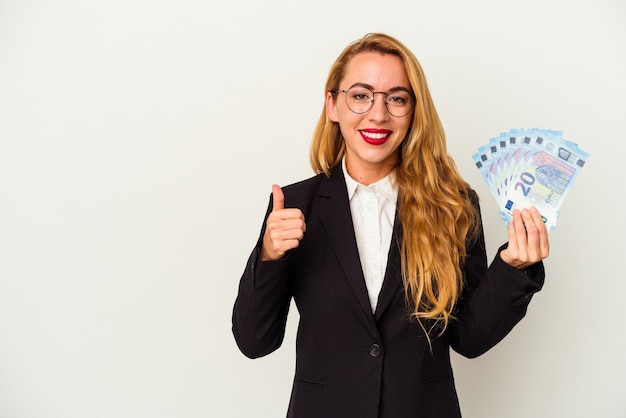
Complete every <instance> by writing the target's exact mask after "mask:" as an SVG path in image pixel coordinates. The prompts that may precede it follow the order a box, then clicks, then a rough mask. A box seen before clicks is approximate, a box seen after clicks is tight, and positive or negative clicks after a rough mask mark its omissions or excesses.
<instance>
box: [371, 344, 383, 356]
mask: <svg viewBox="0 0 626 418" xmlns="http://www.w3.org/2000/svg"><path fill="white" fill-rule="evenodd" d="M382 352H383V349H382V348H380V346H379V345H378V344H373V345H372V346H371V347H370V356H372V357H378V356H380V354H381V353H382Z"/></svg>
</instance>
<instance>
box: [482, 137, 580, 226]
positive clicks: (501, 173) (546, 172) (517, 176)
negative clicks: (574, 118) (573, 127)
mask: <svg viewBox="0 0 626 418" xmlns="http://www.w3.org/2000/svg"><path fill="white" fill-rule="evenodd" d="M588 158H589V154H588V153H587V152H585V151H583V150H582V149H580V148H579V147H578V144H576V143H575V142H572V141H569V140H566V139H564V138H563V133H562V132H561V131H556V130H549V129H539V128H530V129H510V130H509V131H508V132H502V133H500V134H499V135H497V136H494V137H492V138H489V141H488V143H487V144H485V145H483V146H481V147H479V148H478V151H477V152H476V153H475V154H474V155H472V160H473V161H474V164H475V165H476V167H477V168H478V169H479V171H480V173H481V175H482V177H483V179H484V181H485V183H486V184H487V187H488V188H489V190H490V192H491V194H492V195H493V197H494V199H495V200H496V202H497V203H498V205H499V206H500V214H501V216H502V219H503V220H504V221H505V222H507V223H508V222H510V220H511V218H512V214H513V211H514V210H515V209H522V208H527V207H530V206H535V207H536V208H537V209H538V210H539V212H540V213H541V215H542V217H543V220H544V222H545V223H546V226H547V227H548V229H554V228H556V224H557V220H558V216H559V210H560V207H561V205H562V203H563V200H564V199H565V197H566V196H567V194H568V193H569V191H570V190H571V187H572V184H573V182H574V180H575V179H576V177H577V176H578V174H579V173H580V171H581V169H582V168H583V166H584V165H585V163H586V161H587V159H588Z"/></svg>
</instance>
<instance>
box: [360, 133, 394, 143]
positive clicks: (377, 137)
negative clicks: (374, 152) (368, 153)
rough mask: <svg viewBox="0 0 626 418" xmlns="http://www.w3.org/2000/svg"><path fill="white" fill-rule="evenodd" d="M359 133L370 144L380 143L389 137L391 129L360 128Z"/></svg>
mask: <svg viewBox="0 0 626 418" xmlns="http://www.w3.org/2000/svg"><path fill="white" fill-rule="evenodd" d="M359 133H360V134H361V138H363V140H364V141H365V142H367V143H368V144H371V145H382V144H384V143H385V142H387V140H388V139H389V138H390V137H391V131H390V130H387V129H362V130H360V131H359Z"/></svg>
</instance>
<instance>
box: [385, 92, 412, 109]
mask: <svg viewBox="0 0 626 418" xmlns="http://www.w3.org/2000/svg"><path fill="white" fill-rule="evenodd" d="M387 103H389V104H392V105H396V106H405V105H406V104H407V103H409V97H408V96H407V95H404V94H390V95H389V96H388V97H387Z"/></svg>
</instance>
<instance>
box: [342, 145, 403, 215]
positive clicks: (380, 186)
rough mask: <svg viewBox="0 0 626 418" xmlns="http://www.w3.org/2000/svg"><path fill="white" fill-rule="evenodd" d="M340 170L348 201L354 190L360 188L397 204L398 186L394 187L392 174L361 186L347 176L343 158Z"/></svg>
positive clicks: (344, 158)
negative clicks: (369, 190) (372, 191)
mask: <svg viewBox="0 0 626 418" xmlns="http://www.w3.org/2000/svg"><path fill="white" fill-rule="evenodd" d="M341 169H342V170H343V174H344V176H343V177H344V178H345V180H346V188H347V189H348V200H352V198H353V197H354V193H356V189H357V188H358V187H359V186H360V187H364V188H366V189H373V190H374V191H375V193H376V194H378V195H379V196H383V197H385V198H386V199H387V200H389V201H390V202H392V203H394V204H395V203H396V202H397V200H398V186H396V184H395V182H394V181H393V179H394V174H393V172H391V173H389V174H388V175H386V176H385V177H383V178H382V179H380V180H378V181H377V182H375V183H372V184H370V185H369V186H365V185H364V184H361V183H359V182H358V181H356V180H355V179H353V178H352V177H351V176H350V174H348V170H347V168H346V157H345V156H344V157H343V158H342V159H341Z"/></svg>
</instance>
